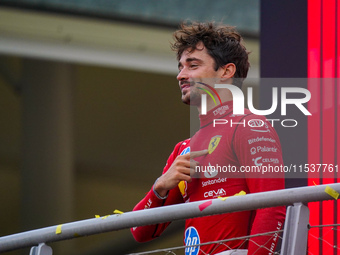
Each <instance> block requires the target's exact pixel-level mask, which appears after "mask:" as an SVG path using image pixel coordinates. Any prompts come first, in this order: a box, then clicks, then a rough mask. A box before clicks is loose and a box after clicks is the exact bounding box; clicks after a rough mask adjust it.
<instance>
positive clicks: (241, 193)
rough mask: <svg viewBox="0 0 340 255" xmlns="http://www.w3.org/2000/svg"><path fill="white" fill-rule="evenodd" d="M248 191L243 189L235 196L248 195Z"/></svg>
mask: <svg viewBox="0 0 340 255" xmlns="http://www.w3.org/2000/svg"><path fill="white" fill-rule="evenodd" d="M246 194H247V193H246V192H245V191H243V190H241V191H240V192H239V193H237V194H235V195H234V196H243V195H246Z"/></svg>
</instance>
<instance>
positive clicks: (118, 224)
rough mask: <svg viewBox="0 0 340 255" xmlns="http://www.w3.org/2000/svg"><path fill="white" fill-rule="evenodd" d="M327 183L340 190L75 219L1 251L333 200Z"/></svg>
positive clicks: (6, 242) (13, 239)
mask: <svg viewBox="0 0 340 255" xmlns="http://www.w3.org/2000/svg"><path fill="white" fill-rule="evenodd" d="M326 186H329V187H331V188H332V189H334V190H335V191H336V192H338V193H340V183H337V184H328V185H318V186H310V187H299V188H291V189H283V190H275V191H268V192H261V193H253V194H248V195H244V196H232V197H229V198H227V199H226V200H222V199H218V198H217V199H212V200H204V201H197V202H190V203H183V204H177V205H170V206H163V207H158V208H152V209H147V210H140V211H133V212H126V213H123V214H114V215H110V216H108V217H105V218H104V217H101V218H93V219H88V220H82V221H75V222H71V223H66V224H62V225H55V226H51V227H46V228H41V229H36V230H31V231H27V232H22V233H18V234H13V235H9V236H3V237H0V252H4V251H11V250H15V249H20V248H25V247H31V246H36V245H38V244H40V243H49V242H56V241H61V240H66V239H72V238H75V237H80V236H88V235H94V234H99V233H104V232H109V231H116V230H121V229H126V228H131V227H138V226H145V225H152V224H157V223H163V222H169V221H174V220H181V219H188V218H194V217H201V216H208V215H213V214H222V213H231V212H237V211H248V210H255V209H259V208H267V207H275V206H286V205H292V204H294V203H298V202H302V203H308V202H314V201H323V200H330V199H333V198H332V197H331V196H330V195H329V194H328V193H326V191H325V188H326ZM209 201H210V202H211V204H210V202H209ZM207 202H209V204H205V205H206V206H205V207H202V204H204V203H207Z"/></svg>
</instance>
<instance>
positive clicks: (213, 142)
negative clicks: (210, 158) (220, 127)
mask: <svg viewBox="0 0 340 255" xmlns="http://www.w3.org/2000/svg"><path fill="white" fill-rule="evenodd" d="M221 138H222V136H221V135H216V136H214V137H212V138H211V139H210V142H209V147H208V152H209V154H211V153H213V151H214V150H215V149H216V148H217V145H218V144H219V142H220V140H221Z"/></svg>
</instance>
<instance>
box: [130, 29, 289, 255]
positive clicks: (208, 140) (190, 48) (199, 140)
mask: <svg viewBox="0 0 340 255" xmlns="http://www.w3.org/2000/svg"><path fill="white" fill-rule="evenodd" d="M174 38H175V43H174V44H173V45H172V48H173V49H174V50H175V51H176V53H177V59H178V68H179V74H178V76H177V80H178V82H179V87H180V90H181V98H182V101H183V102H184V103H185V104H188V105H191V106H195V107H197V109H198V112H199V114H200V115H199V118H200V129H199V130H198V131H197V133H196V134H195V135H194V136H193V137H192V138H191V139H187V140H185V141H182V142H180V143H178V144H177V145H176V146H175V148H174V151H173V152H172V153H171V155H170V157H169V159H168V161H167V164H166V166H165V168H164V170H163V173H162V175H161V176H160V177H159V178H158V179H157V180H156V181H155V183H154V185H153V186H152V188H151V190H150V191H149V192H148V193H147V195H146V196H145V198H144V199H143V200H142V201H140V202H139V203H138V204H137V205H136V207H135V208H134V210H142V209H148V208H154V207H159V206H165V205H172V204H178V203H184V202H192V201H200V200H208V199H214V198H218V197H228V196H233V195H235V194H240V193H243V192H245V193H247V194H248V193H255V192H264V191H269V190H275V189H283V188H284V178H283V175H280V174H277V175H275V176H261V174H259V173H253V172H247V171H242V169H243V170H244V169H246V167H248V169H249V168H250V167H262V166H266V167H269V166H270V164H271V165H272V166H280V165H283V162H282V155H281V154H282V153H281V146H280V142H279V138H278V136H277V134H276V132H275V130H274V128H273V127H271V126H270V125H269V124H268V122H267V121H266V119H265V118H264V117H263V116H255V115H254V114H252V113H251V112H250V111H249V110H245V114H244V115H235V114H233V101H232V100H233V97H232V94H231V92H230V91H229V90H227V89H216V90H215V89H214V88H213V87H214V84H233V85H236V86H238V87H241V86H242V83H243V80H244V79H245V78H246V76H247V73H248V69H249V62H248V52H247V51H246V49H245V47H244V46H243V44H242V38H241V36H240V35H239V34H238V33H237V31H236V30H235V29H234V28H233V27H229V26H217V25H215V24H214V23H193V24H191V25H185V24H182V26H181V28H180V29H179V30H178V31H176V32H175V34H174ZM207 92H209V93H210V92H214V93H217V94H218V97H219V101H220V104H219V105H217V106H216V101H215V100H214V99H213V97H206V109H207V113H206V114H205V113H204V114H203V113H202V112H201V111H202V108H201V102H202V97H203V95H204V94H206V93H207ZM214 119H224V120H226V121H227V122H229V123H234V125H231V126H230V125H228V126H227V125H218V126H214V125H213V123H214ZM254 119H256V121H257V122H255V121H253V120H254ZM259 122H260V123H263V125H258V124H256V125H255V123H259ZM246 123H251V125H246ZM190 151H191V152H190ZM194 159H195V160H194ZM228 169H229V170H228ZM193 173H194V174H193ZM272 177H275V178H272ZM284 217H285V208H284V207H276V208H266V209H259V210H256V211H245V212H237V213H229V214H222V215H213V216H208V217H201V218H194V219H187V220H186V223H185V233H184V243H185V244H186V245H188V246H189V245H198V246H193V247H188V248H187V249H185V254H186V255H187V254H188V255H189V254H190V255H198V254H220V255H222V254H223V255H226V254H235V255H236V254H257V255H258V254H261V255H262V254H263V255H264V254H272V253H273V252H274V250H275V247H276V243H277V240H278V238H277V235H269V236H257V237H252V238H250V239H249V241H244V240H235V239H234V240H232V241H228V242H225V243H224V245H220V244H209V245H202V244H204V243H207V242H211V241H218V240H224V239H230V238H236V237H241V236H247V235H256V234H261V233H265V232H271V231H276V230H280V229H281V228H282V226H283V222H284ZM168 225H169V223H163V224H157V225H152V226H144V227H136V228H133V229H131V231H132V234H133V236H134V237H135V239H136V240H137V241H140V242H143V241H149V240H151V239H153V238H155V237H158V236H159V235H160V234H161V233H162V232H163V231H164V230H165V228H166V227H167V226H168Z"/></svg>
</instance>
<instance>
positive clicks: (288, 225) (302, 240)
mask: <svg viewBox="0 0 340 255" xmlns="http://www.w3.org/2000/svg"><path fill="white" fill-rule="evenodd" d="M308 223H309V209H308V207H307V206H305V205H304V204H302V203H295V204H294V205H293V206H289V207H288V208H287V215H286V221H285V226H284V232H283V240H282V248H281V255H306V252H307V236H308Z"/></svg>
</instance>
